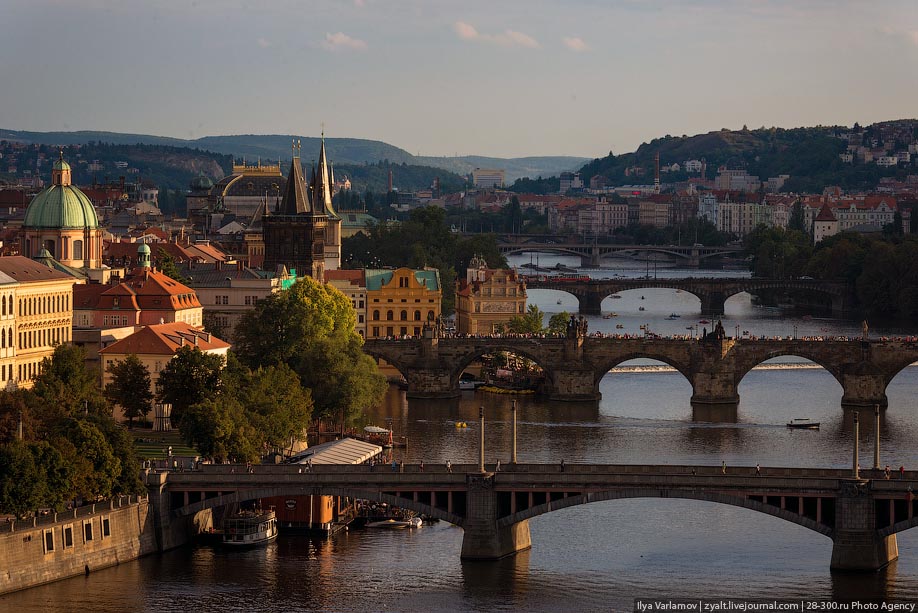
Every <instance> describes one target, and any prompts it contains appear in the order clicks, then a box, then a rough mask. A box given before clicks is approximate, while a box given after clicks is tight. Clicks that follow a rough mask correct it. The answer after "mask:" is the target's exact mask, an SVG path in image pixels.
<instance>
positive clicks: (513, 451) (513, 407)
mask: <svg viewBox="0 0 918 613" xmlns="http://www.w3.org/2000/svg"><path fill="white" fill-rule="evenodd" d="M510 414H511V416H512V417H513V437H512V441H513V447H512V448H511V450H510V463H511V464H516V400H513V401H511V403H510Z"/></svg>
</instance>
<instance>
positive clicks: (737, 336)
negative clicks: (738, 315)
mask: <svg viewBox="0 0 918 613" xmlns="http://www.w3.org/2000/svg"><path fill="white" fill-rule="evenodd" d="M733 340H737V341H738V340H739V324H736V334H735V335H734V336H733Z"/></svg>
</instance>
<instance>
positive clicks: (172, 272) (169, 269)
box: [156, 247, 188, 283]
mask: <svg viewBox="0 0 918 613" xmlns="http://www.w3.org/2000/svg"><path fill="white" fill-rule="evenodd" d="M156 263H157V264H158V266H159V271H160V272H161V273H163V274H164V275H166V276H167V277H170V278H172V279H175V280H176V281H178V282H179V283H188V279H186V278H185V277H183V276H182V273H181V272H179V269H178V266H177V265H176V263H175V258H174V257H172V255H171V254H170V253H169V252H167V251H166V250H165V249H163V248H162V247H160V248H159V251H157V253H156Z"/></svg>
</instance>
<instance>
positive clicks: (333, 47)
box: [319, 32, 367, 51]
mask: <svg viewBox="0 0 918 613" xmlns="http://www.w3.org/2000/svg"><path fill="white" fill-rule="evenodd" d="M319 46H320V47H322V48H323V49H326V50H328V51H338V50H340V49H349V50H352V51H363V50H364V49H366V48H367V43H366V41H363V40H360V39H359V38H353V37H351V36H348V35H347V34H345V33H344V32H336V33H334V34H331V33H328V32H326V33H325V40H323V41H322V42H321V43H319Z"/></svg>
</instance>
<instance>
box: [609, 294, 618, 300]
mask: <svg viewBox="0 0 918 613" xmlns="http://www.w3.org/2000/svg"><path fill="white" fill-rule="evenodd" d="M609 298H611V299H612V300H619V299H620V298H621V296H619V295H618V294H612V295H611V296H609Z"/></svg>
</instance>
